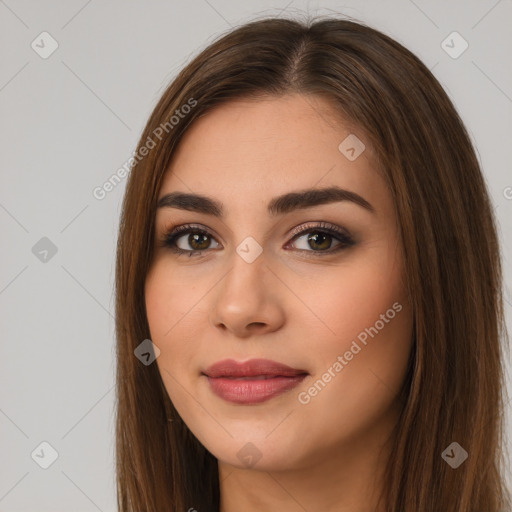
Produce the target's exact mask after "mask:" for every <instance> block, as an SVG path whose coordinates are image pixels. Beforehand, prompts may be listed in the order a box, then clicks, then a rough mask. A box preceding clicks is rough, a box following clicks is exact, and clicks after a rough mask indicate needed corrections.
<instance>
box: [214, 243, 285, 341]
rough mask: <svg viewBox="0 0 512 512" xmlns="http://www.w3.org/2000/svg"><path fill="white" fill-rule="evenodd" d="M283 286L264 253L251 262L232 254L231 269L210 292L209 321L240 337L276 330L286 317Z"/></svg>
mask: <svg viewBox="0 0 512 512" xmlns="http://www.w3.org/2000/svg"><path fill="white" fill-rule="evenodd" d="M282 288H283V286H282V283H281V282H280V281H279V279H277V277H276V276H275V275H274V273H273V271H272V270H271V269H270V268H269V267H268V266H267V262H266V259H265V257H264V253H262V254H261V255H260V256H259V257H258V258H257V259H256V260H255V261H253V262H252V263H248V262H247V261H245V260H244V259H243V258H241V257H240V256H239V255H238V254H236V253H235V254H234V255H233V259H232V267H231V269H230V270H229V271H228V272H227V274H226V275H225V277H224V278H223V279H222V280H221V282H220V283H219V284H218V286H216V287H215V288H214V290H213V291H212V292H213V293H214V295H213V297H214V299H213V307H212V308H211V310H210V311H211V313H210V321H211V323H212V325H214V326H215V327H216V328H217V329H221V330H223V331H229V332H231V333H233V334H234V335H235V336H237V337H240V338H247V337H249V336H251V335H256V334H258V335H261V334H265V333H270V332H273V331H276V330H278V329H279V328H280V327H281V326H282V325H283V324H284V320H285V315H284V308H283V307H284V305H283V297H282V296H281V294H282V293H284V291H283V289H282Z"/></svg>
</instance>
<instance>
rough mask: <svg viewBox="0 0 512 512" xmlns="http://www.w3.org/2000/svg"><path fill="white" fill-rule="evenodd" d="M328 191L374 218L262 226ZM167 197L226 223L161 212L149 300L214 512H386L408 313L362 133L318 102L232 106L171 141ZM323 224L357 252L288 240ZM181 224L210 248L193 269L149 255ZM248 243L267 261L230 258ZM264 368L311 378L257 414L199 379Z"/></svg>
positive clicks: (316, 210)
mask: <svg viewBox="0 0 512 512" xmlns="http://www.w3.org/2000/svg"><path fill="white" fill-rule="evenodd" d="M350 133H355V134H357V135H358V137H359V138H360V139H361V140H363V141H364V143H365V145H366V149H365V151H364V152H363V153H362V154H361V155H360V156H359V157H358V158H357V159H356V160H354V161H350V160H349V159H347V158H346V157H345V156H344V155H343V154H342V153H341V152H340V150H339V149H338V146H339V144H340V143H341V141H343V140H344V139H345V138H346V137H347V136H348V135H349V134H350ZM332 185H336V186H339V187H341V188H344V189H347V190H350V191H353V192H356V193H357V194H359V195H361V196H362V197H364V198H365V199H366V200H367V201H368V202H369V203H371V205H372V206H373V207H374V209H375V212H370V211H368V210H366V209H364V208H362V207H361V206H359V205H357V204H355V203H352V202H349V201H342V202H333V203H329V204H322V205H318V206H315V207H310V208H308V209H304V210H296V211H292V212H290V213H287V214H284V215H281V216H278V217H272V216H271V215H269V214H268V213H267V203H268V202H269V201H270V200H271V199H272V198H273V197H275V196H277V195H280V194H283V193H286V192H291V191H295V190H299V189H311V188H323V187H326V186H332ZM172 191H181V192H189V193H190V192H193V193H198V194H202V195H205V196H209V197H212V198H214V199H216V200H218V201H221V202H222V203H223V204H224V208H225V217H223V218H222V219H220V218H218V217H215V216H211V215H207V214H203V213H196V212H191V211H185V210H181V209H177V208H160V209H158V211H157V215H156V226H155V240H156V241H155V252H154V259H153V261H152V265H151V268H150V270H149V273H148V275H147V279H146V288H145V298H146V308H147V316H148V322H149V325H150V331H151V336H152V341H153V343H155V345H157V346H158V348H159V349H160V351H161V352H160V355H159V357H158V358H157V360H156V362H157V364H158V368H159V370H160V373H161V375H162V378H163V381H164V383H165V386H166V389H167V392H168V394H169V397H170V398H171V400H172V402H173V403H174V405H175V407H176V409H177V411H178V412H179V414H180V416H181V417H182V418H183V420H184V421H185V423H186V424H187V426H188V427H189V428H190V430H191V431H192V432H193V434H194V435H195V436H196V437H197V438H198V439H199V441H200V442H201V443H202V444H203V445H204V446H205V447H206V448H207V449H208V450H209V451H210V452H211V453H212V454H213V455H214V456H215V457H216V458H217V459H218V461H219V475H220V488H221V511H222V512H234V511H235V510H244V511H247V512H252V511H262V510H280V512H292V511H293V512H295V511H304V510H308V511H313V510H323V511H325V512H329V511H336V512H340V511H343V512H363V511H364V512H366V511H368V512H369V511H372V512H376V511H380V510H382V504H379V505H378V494H379V492H380V491H381V489H382V480H381V479H382V473H383V465H384V463H385V462H386V459H387V458H388V457H389V443H387V444H386V441H387V440H388V441H389V439H390V435H391V433H392V428H393V426H394V425H395V424H396V422H397V419H398V415H399V410H400V406H399V404H398V401H397V393H398V392H399V390H400V388H401V386H402V384H403V381H404V378H405V373H406V367H407V361H408V358H409V355H410V349H411V337H412V311H411V306H410V304H409V302H408V298H407V294H406V288H405V279H404V274H403V261H402V258H403V255H402V248H401V244H400V242H399V237H398V232H397V226H396V217H395V211H394V205H393V201H392V197H391V194H390V192H389V190H388V189H387V187H386V185H385V182H384V180H383V178H382V177H381V175H380V174H379V172H378V171H377V164H376V161H375V158H374V153H373V152H372V148H371V145H370V142H369V140H367V138H366V137H365V136H364V132H363V131H362V130H361V129H359V128H357V127H354V126H351V125H349V124H348V123H346V122H345V121H344V120H343V119H342V118H341V117H340V116H339V115H338V114H337V113H336V114H334V108H333V106H332V105H330V104H329V103H328V102H327V100H325V99H323V98H319V97H315V96H305V95H298V94H295V95H287V96H283V97H279V98H276V97H269V98H267V99H258V100H244V101H238V100H237V101H231V102H230V103H228V104H225V105H222V106H220V107H218V108H217V109H215V110H213V111H211V112H209V113H208V114H207V115H205V116H204V117H202V118H200V119H199V120H197V121H196V122H195V123H194V124H193V125H192V127H191V128H190V129H189V130H188V132H187V133H186V135H185V136H184V138H183V139H182V141H181V142H180V146H179V148H178V150H177V153H176V154H175V157H174V159H173V161H172V163H171V166H170V167H169V169H168V170H167V173H166V175H165V177H164V181H163V184H162V187H161V190H160V194H159V197H162V196H164V195H165V194H167V193H169V192H172ZM322 221H325V222H330V223H332V224H335V225H337V226H340V227H342V228H345V229H346V230H348V232H349V233H350V234H351V236H352V237H353V239H354V240H355V245H353V246H351V247H345V248H344V249H343V250H341V251H338V252H332V253H331V254H330V255H327V254H319V252H320V251H322V248H323V247H327V250H329V249H331V250H332V248H334V246H336V245H337V244H339V242H338V241H337V240H336V238H332V239H330V240H331V245H330V246H329V241H327V242H325V243H324V244H323V245H321V247H320V248H318V245H316V246H315V245H314V244H313V245H312V244H311V243H308V232H304V233H301V234H300V235H298V237H295V238H294V237H293V236H290V231H291V230H292V229H293V228H295V227H300V226H304V225H306V226H305V227H306V228H309V226H308V224H309V223H313V224H318V223H319V222H322ZM187 223H193V224H198V225H200V226H201V227H203V228H206V229H207V230H208V231H209V232H210V233H211V234H212V236H211V237H208V238H207V242H206V244H204V240H200V241H199V243H203V247H207V249H206V250H205V251H204V252H203V253H202V254H201V255H199V256H191V257H189V256H188V255H182V256H178V255H176V254H175V253H173V252H172V251H171V250H170V249H169V248H165V247H162V246H160V245H159V244H158V242H159V241H160V240H162V239H163V238H164V237H165V235H166V233H167V232H168V231H169V230H171V229H172V228H174V227H176V226H179V225H182V224H187ZM313 231H314V230H313ZM317 232H318V231H317ZM310 234H312V233H311V232H310ZM181 235H182V236H181V238H180V242H179V245H180V247H182V248H186V249H189V250H192V249H194V248H195V249H197V245H196V246H191V245H190V238H189V236H188V235H189V234H188V233H187V234H184V235H183V234H181ZM248 236H251V237H253V238H254V239H255V240H256V241H258V243H259V245H260V246H261V247H262V249H263V252H262V253H261V255H260V256H259V257H258V258H257V259H256V260H255V261H254V262H252V263H248V262H247V261H245V260H244V259H243V258H242V257H240V256H239V254H238V253H237V252H236V247H237V246H238V245H239V244H240V243H241V242H242V241H243V240H244V239H245V238H246V237H248ZM208 240H209V244H208ZM300 249H302V251H301V250H300ZM323 250H324V251H325V250H326V249H323ZM306 251H308V252H307V253H306ZM304 253H306V254H305V255H304ZM308 255H310V256H311V257H310V258H307V256H308ZM394 303H398V304H399V305H400V306H402V309H401V311H400V312H398V313H396V316H394V318H393V319H392V320H389V321H388V322H387V323H385V326H384V327H383V328H381V329H380V330H378V334H377V335H374V337H373V338H371V337H368V341H367V345H362V344H361V343H359V345H360V346H361V347H362V349H361V351H360V352H358V353H357V355H355V356H354V357H353V359H352V360H351V361H346V360H345V361H346V362H347V364H346V366H344V367H343V369H342V370H341V371H338V372H334V374H335V377H332V378H331V380H330V382H328V383H327V384H326V385H325V386H324V387H323V388H322V390H321V391H320V392H318V393H317V394H316V396H314V397H311V399H310V401H309V403H307V404H303V403H300V401H299V400H298V395H299V393H301V392H304V391H306V392H307V390H308V389H309V388H311V386H313V384H314V383H315V382H317V381H318V379H321V378H322V375H323V374H325V373H326V372H327V371H328V369H329V368H332V367H333V363H335V362H336V361H337V358H338V356H340V355H341V356H343V355H344V354H345V352H346V351H347V350H349V349H350V346H351V344H352V342H353V341H354V340H357V336H358V335H359V334H360V333H361V332H362V331H364V330H365V328H369V327H371V326H375V324H376V321H377V320H379V318H381V316H380V315H382V314H385V313H386V311H387V310H389V309H390V308H392V305H393V304H394ZM260 357H261V358H267V359H271V360H274V361H278V362H281V363H284V364H287V365H289V366H291V367H294V368H300V369H304V370H306V371H307V372H308V373H309V375H308V377H306V379H305V380H304V381H303V382H302V383H301V384H300V385H299V386H298V387H296V388H294V389H293V390H290V391H287V392H285V393H284V394H282V395H279V396H277V397H274V398H272V399H271V400H268V401H266V402H263V403H260V404H252V405H237V404H233V403H229V402H226V401H224V400H223V399H221V398H219V397H217V396H216V395H215V394H213V392H212V391H211V388H210V386H209V383H208V380H207V379H206V377H204V376H202V375H201V372H202V371H203V370H205V369H206V368H207V367H208V366H209V365H211V364H213V363H214V362H216V361H219V360H221V359H225V358H233V359H236V360H238V361H245V360H248V359H251V358H260ZM249 442H250V443H252V444H253V445H254V446H255V447H256V448H257V450H258V453H259V454H260V455H261V458H260V459H259V460H258V462H257V463H256V464H255V465H252V466H251V465H250V464H249V463H246V462H244V461H243V460H241V459H239V458H238V457H237V453H238V452H239V450H240V449H242V448H243V447H244V446H245V445H246V444H247V443H249ZM246 449H247V448H246Z"/></svg>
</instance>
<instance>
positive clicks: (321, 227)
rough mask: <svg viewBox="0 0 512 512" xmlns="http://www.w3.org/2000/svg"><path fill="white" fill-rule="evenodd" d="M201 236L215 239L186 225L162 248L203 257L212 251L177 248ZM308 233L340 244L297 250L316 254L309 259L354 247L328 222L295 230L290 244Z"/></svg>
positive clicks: (203, 231)
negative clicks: (183, 239)
mask: <svg viewBox="0 0 512 512" xmlns="http://www.w3.org/2000/svg"><path fill="white" fill-rule="evenodd" d="M190 233H194V234H200V235H206V236H209V237H212V238H214V236H213V235H212V234H211V233H209V232H208V231H207V230H205V229H202V228H201V227H199V226H195V225H193V224H184V225H182V226H178V227H176V228H174V229H173V230H171V231H170V232H168V233H167V234H166V235H165V236H164V238H163V240H162V241H161V243H160V247H165V248H168V249H170V250H171V251H173V252H174V253H177V254H178V256H181V255H185V254H188V255H189V257H191V256H192V255H193V254H195V255H196V256H200V255H202V253H203V252H205V251H208V250H210V249H202V250H197V251H195V250H186V249H180V248H179V247H177V246H176V240H177V239H178V238H181V237H182V236H183V235H185V234H190ZM308 233H321V234H327V235H330V236H333V237H334V238H335V239H337V240H338V241H339V242H340V244H338V245H337V246H336V247H335V248H334V249H328V250H326V251H314V250H306V249H296V250H298V251H300V252H302V253H314V254H313V255H311V254H308V255H307V257H316V256H317V255H318V256H323V255H329V254H333V253H336V252H339V251H341V250H343V249H346V248H348V247H351V246H353V245H354V243H355V242H354V240H353V239H352V237H351V236H350V235H349V234H348V233H347V232H346V231H345V230H344V229H341V228H339V227H338V226H336V225H334V224H330V223H328V222H320V223H318V224H315V225H311V224H308V225H307V226H306V227H305V228H304V229H301V228H295V229H294V230H293V232H292V233H291V235H292V239H291V240H290V242H292V241H295V239H298V238H300V237H301V236H303V235H305V234H308ZM299 235H300V236H299Z"/></svg>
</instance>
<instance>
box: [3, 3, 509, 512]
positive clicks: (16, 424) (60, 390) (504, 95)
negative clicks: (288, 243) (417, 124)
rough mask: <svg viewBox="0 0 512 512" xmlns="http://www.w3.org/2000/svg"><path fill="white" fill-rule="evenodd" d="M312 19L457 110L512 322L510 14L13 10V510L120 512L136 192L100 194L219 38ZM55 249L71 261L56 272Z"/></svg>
mask: <svg viewBox="0 0 512 512" xmlns="http://www.w3.org/2000/svg"><path fill="white" fill-rule="evenodd" d="M302 12H309V13H310V14H332V15H335V14H337V13H339V14H341V15H343V14H344V15H349V16H351V17H354V18H356V19H359V20H362V21H365V22H367V23H369V24H370V25H372V26H374V27H375V28H377V29H380V30H382V31H383V32H385V33H387V34H389V35H390V36H392V37H394V38H395V39H396V40H398V41H399V42H401V43H402V44H404V45H405V46H406V47H407V48H409V49H410V50H412V51H413V52H414V53H415V54H416V55H418V56H419V57H420V58H421V59H422V60H423V61H424V62H425V64H426V65H427V66H428V67H429V68H431V69H432V70H433V72H434V74H435V75H436V77H437V78H438V79H439V81H440V82H441V84H442V85H443V86H444V88H445V89H446V91H447V92H448V94H449V95H450V97H451V98H452V99H453V101H454V102H455V104H456V106H457V108H458V110H459V112H460V114H461V116H462V118H463V120H464V122H465V123H466V125H467V127H468V130H469V132H470V134H471V137H472V139H473V141H474V143H475V145H476V147H477V150H478V155H479V158H480V161H481V163H482V166H483V169H484V172H485V175H486V178H487V180H488V183H489V187H490V191H491V194H492V198H493V201H494V204H495V209H496V212H497V215H498V218H499V222H500V230H501V233H500V236H501V238H502V243H503V253H504V262H505V271H506V284H507V285H508V286H507V319H508V325H509V326H510V325H511V322H510V320H511V314H512V298H511V295H510V291H509V290H510V283H511V269H510V263H509V262H510V256H511V249H512V246H511V241H512V237H511V233H512V230H511V227H512V225H511V223H512V215H511V212H512V175H511V167H510V165H511V164H510V162H511V160H512V154H511V149H510V148H511V135H512V123H511V119H512V116H511V112H512V72H511V66H510V58H511V57H510V55H511V50H512V44H511V43H512V33H511V31H510V26H511V21H512V2H511V1H510V0H501V1H496V0H485V1H484V0H481V1H474V0H473V1H452V2H450V3H448V2H443V1H425V0H415V1H411V0H381V1H364V2H362V1H345V2H344V3H343V4H341V3H338V2H334V1H330V2H329V1H325V2H312V1H311V2H306V1H300V0H295V1H294V0H292V1H290V0H284V1H281V0H268V1H254V0H252V1H245V2H243V3H242V2H236V1H234V0H208V1H207V0H192V1H189V2H186V3H185V2H184V1H181V2H180V1H176V0H174V1H168V2H164V1H156V0H153V1H147V2H142V1H133V2H121V1H120V0H116V1H109V2H101V1H99V0H89V1H87V0H73V1H66V2H65V1H63V0H62V1H46V2H43V1H36V0H32V1H29V0H25V1H23V0H0V48H1V50H0V52H1V55H0V59H1V67H0V119H1V121H0V145H1V148H0V162H1V164H0V165H1V169H2V172H1V175H0V180H1V188H0V220H1V223H2V257H3V261H2V265H1V267H0V307H1V321H2V350H1V357H0V440H1V443H0V511H3V512H5V511H47V510H48V511H50V510H51V511H54V512H56V511H69V510H75V511H94V510H101V511H104V512H106V511H113V510H115V487H114V467H113V461H114V459H113V432H114V431H113V426H114V425H113V406H114V388H113V386H114V368H115V365H114V357H113V355H114V321H113V310H114V309H113V306H114V300H113V299H114V298H113V279H114V255H115V244H116V237H117V223H118V217H119V211H120V203H121V199H122V195H123V192H124V186H125V183H124V182H123V183H121V184H119V185H118V186H117V187H116V188H115V189H114V190H113V191H111V192H110V193H109V194H107V196H106V197H105V198H104V199H103V200H97V199H95V198H94V196H93V194H92V191H93V189H94V188H95V187H97V186H101V185H102V184H103V183H104V182H105V181H106V180H107V179H108V178H109V177H110V176H111V175H112V174H113V173H114V172H115V171H116V170H117V169H118V168H119V167H121V166H122V165H123V164H124V163H125V162H126V160H127V159H128V158H129V157H130V156H131V155H132V152H133V151H134V150H135V146H136V143H137V140H138V137H139V135H140V133H141V130H142V128H143V126H144V123H145V122H146V120H147V117H148V116H149V114H150V112H151V110H152V108H153V106H154V104H155V102H156V101H157V99H158V98H159V96H160V94H161V93H162V92H163V90H164V87H165V86H166V85H167V83H168V82H169V81H170V80H171V79H172V78H173V77H174V76H175V75H176V73H177V71H178V70H179V69H180V68H181V67H182V66H183V65H184V64H185V63H186V62H188V61H189V60H190V58H191V57H192V56H193V55H195V54H197V53H198V52H199V51H200V50H201V49H203V48H204V47H205V46H207V45H208V43H209V42H211V41H212V40H213V38H214V37H216V36H217V35H219V34H220V33H223V32H224V31H226V30H227V29H229V28H230V26H237V25H239V24H241V23H243V22H246V21H249V20H251V19H254V18H255V17H261V16H264V15H279V16H293V15H294V14H295V13H302ZM43 31H47V32H48V33H49V34H51V36H52V37H53V38H54V39H55V40H56V41H57V43H58V45H59V46H58V48H57V50H56V51H55V52H54V53H53V54H52V55H50V56H49V57H48V58H46V59H43V58H42V57H41V56H40V54H39V53H36V51H35V50H34V49H33V48H32V47H31V43H32V42H33V41H35V44H36V43H37V44H39V46H43V45H44V47H45V49H46V50H47V49H48V48H49V47H50V46H49V40H48V39H45V40H44V41H43V42H42V43H41V37H39V35H40V34H41V32H43ZM453 31H457V32H459V33H460V34H461V36H462V37H463V38H464V39H465V40H466V41H467V42H468V43H469V47H468V49H467V50H466V51H465V52H464V53H462V54H461V55H460V56H459V57H458V58H452V57H451V56H450V55H448V54H447V53H446V51H445V50H444V49H443V47H442V46H441V43H442V41H443V40H445V39H446V37H447V36H448V35H449V34H451V33H452V32H453ZM45 37H46V36H45ZM450 44H451V45H452V46H454V50H455V51H456V50H457V49H460V48H461V46H460V44H461V42H460V41H455V42H454V43H450ZM41 51H42V50H41ZM43 237H47V238H48V239H49V240H51V243H52V244H54V245H55V246H56V248H57V252H56V253H55V254H54V255H52V252H51V251H50V252H49V253H48V254H47V255H46V261H41V259H40V258H44V252H39V251H43V250H44V249H45V248H47V245H48V241H46V240H45V241H42V242H39V241H40V239H41V238H43ZM38 242H39V245H36V244H37V243H38ZM474 242H475V243H479V242H480V241H479V240H475V241H474ZM34 246H36V249H33V247H34ZM34 253H35V254H34ZM508 371H509V376H510V369H509V370H508ZM509 382H510V377H509ZM509 389H511V387H510V385H509ZM509 411H510V404H508V406H507V414H509ZM508 425H509V427H508V430H507V432H508V436H509V437H510V433H511V429H510V423H509V424H508ZM43 441H46V442H48V443H49V444H50V445H51V446H52V447H53V448H54V449H55V450H56V451H57V452H58V458H57V459H56V460H55V462H54V463H53V464H52V465H51V466H50V467H49V468H48V469H42V468H41V467H40V466H39V465H38V464H37V463H36V462H35V460H38V461H41V463H44V461H45V460H46V462H49V461H50V459H49V457H50V451H49V449H48V448H45V447H44V446H43V447H42V449H43V451H42V452H41V447H39V445H40V443H41V442H43ZM508 446H509V450H508V451H509V452H510V440H509V445H508ZM34 450H36V453H38V454H39V458H38V457H37V455H34V459H35V460H33V458H32V457H31V454H32V453H33V452H34ZM509 481H510V480H509Z"/></svg>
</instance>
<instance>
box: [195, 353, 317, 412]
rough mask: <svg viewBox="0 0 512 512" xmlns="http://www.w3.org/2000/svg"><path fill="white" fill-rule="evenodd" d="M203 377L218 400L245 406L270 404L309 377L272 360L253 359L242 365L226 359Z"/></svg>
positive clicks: (303, 372) (216, 364)
mask: <svg viewBox="0 0 512 512" xmlns="http://www.w3.org/2000/svg"><path fill="white" fill-rule="evenodd" d="M203 373H204V375H205V376H206V377H207V378H208V382H209V383H210V386H211V389H212V391H213V392H214V393H215V394H216V395H217V396H219V397H220V398H223V399H224V400H226V401H228V402H232V403H235V404H245V405H248V404H257V403H261V402H265V401H266V400H270V399H271V398H274V397H275V396H278V395H280V394H282V393H284V392H285V391H288V390H290V389H292V388H294V387H295V386H297V385H299V384H300V383H301V382H302V381H303V380H304V378H305V377H306V376H307V375H308V373H307V372H306V371H305V370H299V369H296V368H291V367H290V366H287V365H284V364H281V363H277V362H276V361H271V360H269V359H250V360H249V361H245V362H243V363H239V362H237V361H235V360H233V359H225V360H223V361H219V362H217V363H215V364H213V365H212V366H210V367H209V368H208V369H207V370H205V371H204V372H203Z"/></svg>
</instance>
